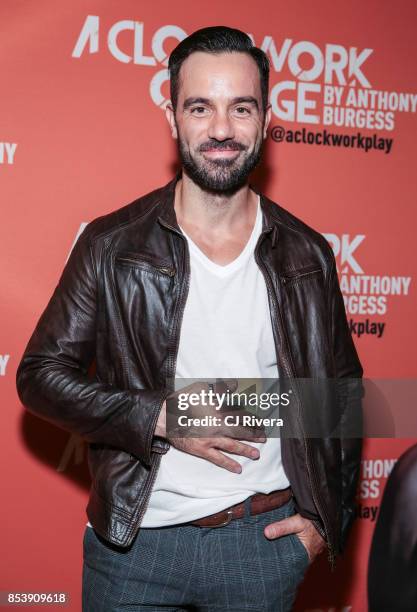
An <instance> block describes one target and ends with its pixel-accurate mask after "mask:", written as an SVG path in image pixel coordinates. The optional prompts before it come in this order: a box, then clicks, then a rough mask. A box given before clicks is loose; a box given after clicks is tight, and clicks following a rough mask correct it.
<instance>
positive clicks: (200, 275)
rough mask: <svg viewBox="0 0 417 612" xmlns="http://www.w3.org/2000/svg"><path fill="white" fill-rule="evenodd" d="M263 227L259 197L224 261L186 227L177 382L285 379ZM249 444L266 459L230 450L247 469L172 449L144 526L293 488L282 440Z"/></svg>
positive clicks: (163, 460)
mask: <svg viewBox="0 0 417 612" xmlns="http://www.w3.org/2000/svg"><path fill="white" fill-rule="evenodd" d="M181 229H182V228H181ZM261 231H262V211H261V206H260V201H259V198H258V208H257V215H256V221H255V225H254V227H253V230H252V233H251V236H250V238H249V241H248V242H247V244H246V246H245V247H244V249H243V250H242V252H241V253H240V255H239V256H238V257H237V258H236V259H234V260H233V261H232V262H231V263H229V264H227V265H226V266H221V265H218V264H216V263H214V262H213V261H211V260H210V259H209V258H208V257H207V256H206V255H205V254H204V253H203V252H202V251H201V249H199V247H198V246H197V245H196V244H195V243H194V242H193V241H192V240H191V238H190V237H189V236H187V234H186V233H185V232H184V230H183V229H182V232H183V233H184V235H185V236H186V239H187V242H188V246H189V251H190V266H191V278H190V287H189V294H188V298H187V302H186V305H185V309H184V314H183V321H182V326H181V336H180V344H179V351H178V357H177V367H176V374H175V376H176V379H198V378H213V379H215V378H270V379H271V378H278V368H277V363H276V352H275V344H274V338H273V333H272V327H271V317H270V311H269V304H268V295H267V289H266V285H265V280H264V277H263V274H262V272H261V270H260V269H259V267H258V265H257V264H256V262H255V258H254V249H255V246H256V243H257V241H258V237H259V235H260V233H261ZM176 388H178V387H176ZM246 443H248V444H251V445H252V446H255V447H257V448H259V450H260V458H259V459H257V460H253V459H249V458H246V457H243V456H241V455H235V454H233V455H232V454H230V457H232V458H233V459H234V460H235V461H238V462H239V463H240V464H241V465H242V472H241V473H240V474H236V473H233V472H230V471H228V470H226V469H225V468H221V467H218V466H217V465H214V464H213V463H211V462H209V461H207V460H206V459H202V458H201V457H196V456H194V455H190V454H188V453H185V452H183V451H180V450H177V449H176V448H175V447H174V446H171V447H170V448H169V450H168V451H167V452H166V453H165V454H163V455H162V457H161V463H160V466H159V470H158V474H157V477H156V479H155V482H154V486H153V489H152V492H151V495H150V498H149V502H148V506H147V509H146V511H145V514H144V516H143V519H142V522H141V527H162V526H165V525H175V524H177V523H184V522H187V521H191V520H194V519H197V518H201V517H203V516H207V515H209V514H213V513H214V512H219V511H220V510H224V509H225V508H227V507H229V506H231V505H233V504H236V503H239V502H241V501H243V500H244V499H246V498H247V497H249V496H250V495H253V494H254V493H258V492H260V493H269V492H270V491H273V490H275V489H283V488H286V487H288V486H289V484H290V483H289V481H288V478H287V476H286V474H285V471H284V468H283V466H282V461H281V441H280V439H279V438H278V437H268V438H267V441H266V442H265V443H255V442H248V441H246ZM222 452H224V453H225V454H227V453H226V452H225V451H222ZM88 525H90V523H88ZM90 526H91V525H90Z"/></svg>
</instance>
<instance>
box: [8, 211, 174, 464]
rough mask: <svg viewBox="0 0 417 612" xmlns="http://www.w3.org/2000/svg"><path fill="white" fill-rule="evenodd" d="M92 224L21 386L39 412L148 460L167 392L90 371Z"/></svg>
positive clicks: (28, 358)
mask: <svg viewBox="0 0 417 612" xmlns="http://www.w3.org/2000/svg"><path fill="white" fill-rule="evenodd" d="M92 224H94V221H93V222H91V223H90V224H89V225H87V227H86V228H85V229H84V231H83V232H82V234H81V235H80V237H79V238H78V240H77V242H76V244H75V246H74V248H73V250H72V251H71V254H70V256H69V259H68V262H67V263H66V265H65V267H64V270H63V272H62V274H61V277H60V279H59V282H58V285H57V286H56V288H55V290H54V292H53V294H52V296H51V298H50V300H49V302H48V304H47V306H46V308H45V310H44V312H43V313H42V315H41V317H40V319H39V321H38V323H37V325H36V328H35V330H34V332H33V334H32V336H31V338H30V340H29V342H28V344H27V346H26V349H25V351H24V354H23V357H22V359H21V361H20V364H19V366H18V369H17V373H16V386H17V392H18V395H19V398H20V400H21V402H22V404H23V405H24V406H26V408H27V409H28V410H29V411H30V412H32V413H33V414H36V415H37V416H39V417H42V418H44V419H46V420H47V421H50V422H51V423H53V424H55V425H57V426H58V427H61V428H63V429H65V430H67V431H69V432H71V433H76V434H78V435H80V436H81V437H82V438H84V439H85V440H86V441H87V442H93V443H99V444H105V445H111V446H115V447H117V448H120V449H122V450H124V451H126V452H128V453H130V454H132V455H134V456H136V457H137V458H138V459H140V460H142V461H143V462H144V463H145V464H147V465H149V464H150V461H151V452H152V443H153V434H154V431H155V426H156V422H157V419H158V416H159V412H160V409H161V407H162V404H163V401H164V399H165V397H166V395H167V393H168V392H167V390H166V389H157V390H154V389H144V390H124V389H117V388H115V387H113V386H112V385H110V384H107V383H103V382H100V381H98V380H94V379H92V378H91V377H89V376H88V368H89V366H90V365H91V363H92V361H93V359H94V357H95V345H96V321H97V317H96V315H97V276H96V274H97V273H96V269H95V266H94V260H93V256H92V248H91V243H90V234H91V232H90V229H91V227H92Z"/></svg>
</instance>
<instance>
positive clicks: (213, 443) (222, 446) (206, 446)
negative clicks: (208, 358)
mask: <svg viewBox="0 0 417 612" xmlns="http://www.w3.org/2000/svg"><path fill="white" fill-rule="evenodd" d="M236 387H237V385H236V382H235V381H227V383H226V382H225V381H219V382H216V383H215V393H225V392H226V391H227V390H230V391H234V390H235V389H236ZM203 388H204V389H206V390H208V385H207V383H193V384H192V385H189V386H188V387H184V388H182V389H181V390H179V391H175V392H173V393H171V394H170V396H169V397H168V398H167V399H168V401H171V400H174V401H175V400H176V397H177V395H178V394H179V393H185V392H187V393H200V392H201V391H202V389H203ZM166 410H167V407H166V401H165V402H164V404H163V406H162V408H161V412H160V415H159V418H158V421H157V424H156V429H155V435H158V436H161V437H164V438H166V439H167V440H169V442H170V443H171V444H172V446H174V447H175V448H177V449H178V450H182V451H184V452H185V453H189V454H190V455H195V456H197V457H202V458H203V459H206V460H207V461H210V462H211V463H214V464H215V465H218V466H219V467H222V468H224V469H226V470H229V471H230V472H234V473H237V474H240V473H241V471H242V466H241V465H240V463H238V462H237V461H235V460H233V459H232V458H231V457H229V456H228V455H225V454H224V453H223V452H222V451H227V452H228V453H232V454H235V455H241V456H243V457H248V458H249V459H253V460H256V459H259V456H260V452H259V449H258V448H256V447H254V446H252V445H250V444H245V443H244V442H242V441H241V440H250V441H252V442H265V441H266V436H265V433H264V430H263V428H251V427H249V426H243V425H238V426H230V427H227V426H226V425H225V424H224V423H222V424H221V425H218V426H215V425H213V426H211V427H209V426H207V427H204V432H205V433H204V436H201V437H188V436H182V437H177V436H175V434H170V432H167V431H166ZM230 414H234V415H237V414H238V415H240V416H242V415H243V414H248V413H247V412H245V411H244V410H242V409H239V410H238V411H235V412H233V413H232V412H231V411H228V412H224V411H223V412H220V411H216V410H215V409H213V408H211V409H208V408H207V406H204V407H203V406H192V407H190V411H189V413H188V414H187V416H189V417H190V418H192V417H200V418H201V417H202V416H203V415H212V416H216V417H217V418H220V419H222V420H223V419H224V417H225V416H226V415H230Z"/></svg>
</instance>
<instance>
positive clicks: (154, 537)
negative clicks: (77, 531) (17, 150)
mask: <svg viewBox="0 0 417 612" xmlns="http://www.w3.org/2000/svg"><path fill="white" fill-rule="evenodd" d="M294 512H295V510H294V503H293V500H292V499H290V501H289V502H287V503H286V504H285V505H284V506H281V508H278V509H277V510H271V511H269V512H264V513H262V514H258V515H255V516H250V515H249V508H248V503H246V514H245V516H244V517H243V518H241V519H235V520H233V521H231V522H230V523H229V524H228V525H226V526H224V527H217V528H215V527H198V526H195V525H179V526H173V527H171V526H170V527H161V528H152V529H151V528H142V529H140V530H139V532H138V534H137V536H136V538H135V540H134V541H133V544H132V546H131V547H130V548H129V549H121V548H119V547H117V546H113V545H112V544H110V543H108V542H107V541H105V540H104V539H103V538H101V536H99V535H98V534H97V533H96V532H95V531H94V529H92V528H91V527H86V528H85V533H84V541H83V555H84V562H83V574H82V610H83V612H142V611H148V612H174V611H186V610H188V611H189V612H215V611H216V612H217V611H218V612H220V611H222V612H244V611H246V610H252V611H253V612H287V611H289V610H291V608H292V606H293V603H294V601H295V598H296V594H297V588H298V586H299V584H300V583H301V581H302V579H303V577H304V574H305V571H306V569H307V567H308V564H309V559H308V554H307V551H306V549H305V547H304V545H303V544H302V543H301V541H300V540H299V538H298V537H297V536H295V535H294V534H290V535H287V536H282V537H280V538H277V539H276V540H268V539H267V538H266V537H265V536H264V534H263V530H264V528H265V527H266V525H268V524H270V523H272V522H274V521H278V520H281V519H283V518H286V517H288V516H291V515H292V514H294Z"/></svg>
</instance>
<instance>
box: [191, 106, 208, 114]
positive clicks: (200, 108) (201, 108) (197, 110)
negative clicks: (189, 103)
mask: <svg viewBox="0 0 417 612" xmlns="http://www.w3.org/2000/svg"><path fill="white" fill-rule="evenodd" d="M205 110H206V109H205V108H204V106H194V108H192V109H191V112H192V113H194V115H202V114H203V113H204V112H205Z"/></svg>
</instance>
